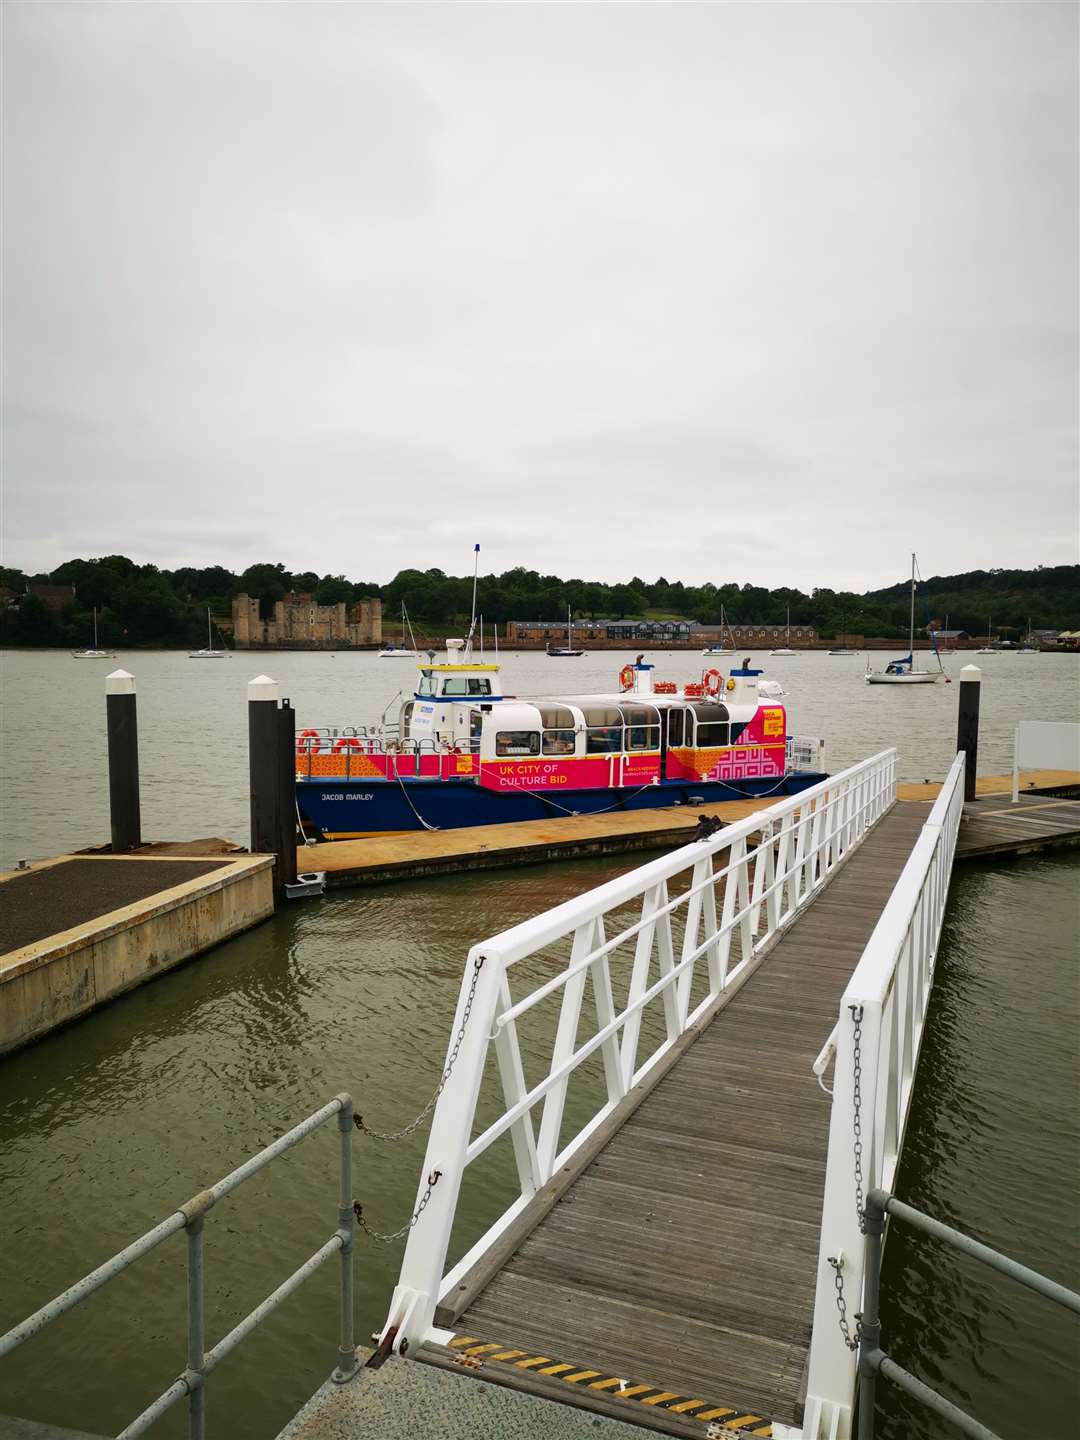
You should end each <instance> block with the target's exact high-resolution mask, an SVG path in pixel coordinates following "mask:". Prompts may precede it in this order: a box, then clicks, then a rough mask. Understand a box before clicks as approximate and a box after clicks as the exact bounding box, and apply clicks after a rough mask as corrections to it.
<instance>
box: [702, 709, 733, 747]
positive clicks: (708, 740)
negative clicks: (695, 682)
mask: <svg viewBox="0 0 1080 1440" xmlns="http://www.w3.org/2000/svg"><path fill="white" fill-rule="evenodd" d="M693 708H694V745H695V746H696V747H697V748H698V749H699V750H706V749H709V748H711V747H713V746H716V745H729V744H730V743H731V740H730V735H729V731H728V708H727V706H726V705H695V706H694V707H693Z"/></svg>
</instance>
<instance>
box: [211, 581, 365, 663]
mask: <svg viewBox="0 0 1080 1440" xmlns="http://www.w3.org/2000/svg"><path fill="white" fill-rule="evenodd" d="M232 613H233V636H234V638H235V642H236V648H237V649H238V650H349V649H357V650H358V649H364V648H368V647H372V646H378V645H381V644H382V601H381V600H378V599H376V598H374V597H369V598H368V599H365V600H360V601H359V602H358V603H357V604H355V605H346V604H345V603H344V601H342V602H341V603H339V604H337V605H316V603H315V600H314V598H313V597H312V596H311V595H298V594H296V592H295V591H290V592H289V594H288V595H286V596H285V597H284V599H282V600H278V601H276V602H275V604H274V618H273V619H272V620H264V619H263V618H262V615H261V613H260V607H259V601H258V599H256V598H254V597H252V596H251V595H243V594H241V595H237V597H236V599H235V600H234V601H233V602H232Z"/></svg>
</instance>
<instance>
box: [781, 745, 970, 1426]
mask: <svg viewBox="0 0 1080 1440" xmlns="http://www.w3.org/2000/svg"><path fill="white" fill-rule="evenodd" d="M964 764H965V756H964V752H963V751H960V753H959V754H958V755H957V756H956V759H955V760H954V761H953V764H952V767H951V769H950V770H949V774H948V776H947V778H946V780H945V783H944V785H943V786H942V788H941V792H940V794H939V795H938V798H937V799H936V800H935V802H934V805H933V807H932V809H931V810H930V812H929V815H928V816H927V820H926V824H925V825H924V826H923V828H922V831H921V832H920V834H919V838H918V840H917V841H916V842H915V845H914V846H913V848H912V850H911V854H910V856H909V857H908V860H907V863H906V864H905V866H904V868H903V870H902V871H901V873H900V877H899V879H898V880H897V882H896V885H895V887H894V889H893V892H892V895H891V896H890V898H889V900H888V902H887V904H886V906H885V908H884V910H883V911H882V912H881V916H880V918H879V920H878V922H877V925H876V926H875V927H874V931H873V934H872V935H871V936H870V939H869V940H868V941H867V944H866V949H865V950H864V951H863V953H862V957H861V958H860V960H859V963H858V964H857V965H856V967H855V970H854V971H853V973H852V976H851V979H850V980H849V981H848V984H847V988H846V989H845V991H844V994H843V997H842V999H841V1001H840V1006H839V1014H838V1018H837V1022H836V1025H835V1026H834V1027H833V1030H832V1033H831V1034H830V1035H829V1038H828V1040H827V1041H826V1042H825V1046H824V1048H823V1049H822V1051H821V1054H820V1055H819V1056H818V1058H817V1060H816V1061H815V1062H814V1067H813V1068H814V1072H815V1073H816V1074H817V1076H818V1080H819V1083H821V1084H822V1088H825V1085H824V1080H823V1077H824V1075H825V1073H826V1072H827V1070H828V1068H829V1066H830V1063H831V1065H832V1068H833V1086H832V1091H831V1093H832V1113H831V1118H830V1126H829V1146H828V1158H827V1162H826V1172H825V1197H824V1202H823V1208H822V1223H821V1242H820V1248H819V1255H818V1270H817V1290H816V1296H815V1304H814V1321H813V1331H812V1339H811V1345H810V1359H809V1372H808V1388H807V1401H806V1419H805V1422H804V1423H805V1428H804V1430H803V1435H804V1437H807V1440H818V1437H824V1436H832V1435H837V1434H841V1435H847V1434H850V1433H851V1411H852V1407H853V1400H854V1390H855V1375H856V1359H855V1350H857V1348H858V1347H857V1345H854V1346H853V1344H852V1336H851V1334H850V1333H847V1334H846V1333H845V1331H844V1326H843V1324H842V1323H840V1321H842V1320H843V1316H844V1311H843V1310H841V1312H840V1318H839V1320H838V1315H837V1297H838V1295H839V1296H840V1297H841V1298H843V1299H844V1300H845V1303H846V1307H847V1312H846V1313H847V1314H848V1315H850V1316H851V1320H850V1322H848V1324H849V1331H850V1327H851V1326H853V1325H854V1317H855V1315H856V1312H858V1311H859V1310H861V1308H862V1305H861V1301H862V1286H863V1265H864V1255H863V1244H862V1236H863V1223H864V1211H863V1206H864V1199H865V1196H866V1195H867V1194H868V1193H869V1192H870V1190H872V1189H874V1188H875V1187H876V1188H879V1189H882V1190H889V1189H891V1188H892V1185H893V1182H894V1179H895V1176H896V1168H897V1162H898V1160H899V1156H900V1151H901V1147H902V1145H903V1139H904V1128H905V1125H906V1124H907V1117H908V1111H909V1108H910V1102H911V1095H912V1091H913V1089H914V1084H915V1070H916V1066H917V1065H918V1060H919V1049H920V1046H921V1043H922V1037H923V1030H924V1026H925V1022H926V1012H927V1007H928V1004H929V999H930V990H931V986H932V985H933V979H934V967H935V964H936V961H937V954H938V943H939V939H940V936H941V927H942V923H943V920H944V915H945V902H946V899H947V897H948V891H949V877H950V875H951V873H952V862H953V855H954V853H955V850H956V837H957V833H958V831H959V828H960V817H961V813H962V811H963V805H964Z"/></svg>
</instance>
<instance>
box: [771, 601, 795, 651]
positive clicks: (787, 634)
mask: <svg viewBox="0 0 1080 1440" xmlns="http://www.w3.org/2000/svg"><path fill="white" fill-rule="evenodd" d="M769 653H770V654H771V655H784V656H788V655H797V654H798V653H799V652H798V651H797V650H792V648H791V606H790V605H789V606H788V607H787V623H786V624H785V626H784V643H783V645H781V646H779V647H778V648H777V649H776V650H771V651H770V652H769Z"/></svg>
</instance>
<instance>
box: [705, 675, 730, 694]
mask: <svg viewBox="0 0 1080 1440" xmlns="http://www.w3.org/2000/svg"><path fill="white" fill-rule="evenodd" d="M701 684H702V687H703V689H704V691H705V693H706V695H719V693H720V691H721V689H722V688H723V684H724V677H723V675H722V674H721V673H720V671H719V670H716V669H713V670H706V671H705V674H704V675H702V677H701Z"/></svg>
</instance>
